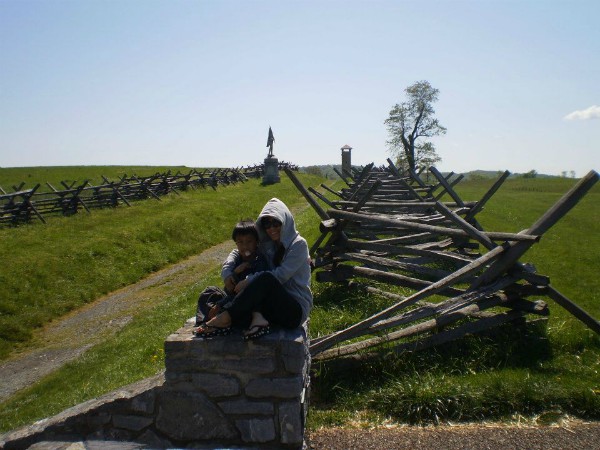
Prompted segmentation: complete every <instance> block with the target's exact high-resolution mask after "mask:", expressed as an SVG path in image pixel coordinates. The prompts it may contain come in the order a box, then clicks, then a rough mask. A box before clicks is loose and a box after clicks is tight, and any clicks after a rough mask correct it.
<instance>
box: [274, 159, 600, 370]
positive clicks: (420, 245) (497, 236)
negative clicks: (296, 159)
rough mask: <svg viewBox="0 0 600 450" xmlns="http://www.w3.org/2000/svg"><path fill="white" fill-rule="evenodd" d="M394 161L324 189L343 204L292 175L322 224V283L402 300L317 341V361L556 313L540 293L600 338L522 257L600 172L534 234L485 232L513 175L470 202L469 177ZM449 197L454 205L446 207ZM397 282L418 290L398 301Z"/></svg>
mask: <svg viewBox="0 0 600 450" xmlns="http://www.w3.org/2000/svg"><path fill="white" fill-rule="evenodd" d="M388 163H389V166H388V167H379V168H376V167H374V165H373V164H370V165H368V166H365V167H364V168H362V169H359V168H353V173H347V172H346V173H339V175H340V177H341V178H342V179H343V180H344V181H345V183H346V184H347V187H344V188H343V189H341V190H340V191H339V192H338V191H333V190H331V189H327V188H326V187H325V186H324V185H322V187H323V188H325V189H326V190H328V192H329V193H330V194H331V195H330V196H329V197H330V198H331V197H333V200H332V199H330V198H326V197H325V196H323V195H321V194H319V193H318V192H317V191H316V190H314V189H306V188H305V187H304V186H302V184H301V183H300V182H299V181H298V179H297V178H296V177H295V175H294V174H293V173H292V172H291V171H286V173H287V175H288V176H289V177H290V178H291V179H292V181H293V182H294V184H295V185H296V187H297V188H298V189H299V190H300V191H301V193H302V194H303V195H304V196H305V198H306V199H307V201H308V202H309V204H310V205H311V206H312V207H313V208H314V209H315V211H316V212H317V214H318V215H319V217H320V218H321V224H320V231H321V236H320V237H319V238H318V239H317V241H316V242H315V243H314V245H313V246H312V248H311V255H312V256H313V257H314V259H315V268H316V271H317V273H316V279H317V281H318V282H333V283H338V284H340V285H341V286H344V288H345V289H359V290H361V291H363V292H365V293H374V294H377V295H380V296H384V297H386V298H389V299H391V300H393V304H392V306H390V307H388V308H386V309H384V310H383V311H380V312H378V313H376V314H373V315H372V316H371V317H368V318H366V319H364V320H361V321H359V322H357V323H355V324H352V325H351V326H349V327H347V328H345V329H342V330H339V331H336V332H334V333H331V334H329V335H326V336H321V337H318V338H315V339H312V340H311V345H310V352H311V355H312V356H313V358H314V359H315V360H316V361H325V360H331V359H336V360H340V359H341V360H344V361H345V362H349V361H356V360H361V359H362V358H365V357H372V356H374V355H377V354H380V353H379V352H380V351H381V350H385V352H398V353H400V352H404V351H407V350H411V351H414V350H420V349H423V348H427V347H431V346H434V345H440V344H442V343H445V342H449V341H451V340H454V339H458V338H460V337H463V336H465V335H467V334H472V333H478V332H482V331H487V330H490V329H491V328H494V327H497V326H498V325H501V324H505V323H507V322H512V323H514V322H515V321H517V322H519V323H525V320H526V317H527V316H529V315H531V314H533V315H535V316H538V317H539V316H544V315H548V314H549V310H548V308H547V304H546V302H545V301H543V300H541V299H539V298H537V299H536V298H534V299H529V297H539V296H546V297H549V298H551V299H553V300H555V301H556V302H557V303H558V304H560V305H561V306H563V307H565V308H566V309H567V310H568V311H569V312H571V313H572V314H573V315H574V316H575V317H577V318H578V319H579V320H581V321H582V322H583V323H585V324H586V325H587V326H588V327H589V328H591V329H592V330H594V331H595V332H596V333H599V334H600V322H599V321H598V320H596V319H594V318H593V317H591V316H590V315H589V314H588V313H586V312H585V311H583V310H582V309H581V308H579V307H578V306H577V305H576V304H575V303H573V302H572V301H571V300H569V299H567V298H566V297H565V296H563V295H562V294H561V293H560V292H558V291H557V290H556V289H554V287H552V286H551V285H550V280H549V277H547V276H544V275H542V274H539V273H537V272H536V270H535V268H534V267H533V266H532V265H530V264H525V263H522V262H520V261H519V259H520V258H521V257H522V256H523V255H524V254H525V253H526V252H527V250H528V249H529V248H530V247H531V246H532V245H534V244H535V243H536V242H538V241H539V239H540V238H541V237H542V235H543V234H544V233H545V232H546V231H547V230H548V229H549V228H550V227H552V226H553V225H554V224H555V223H556V222H557V221H559V220H560V219H561V218H562V217H563V216H564V215H565V214H566V213H567V212H568V211H569V210H570V209H571V208H573V207H574V206H575V205H576V204H577V203H578V201H579V200H580V199H581V198H582V197H583V196H584V195H585V194H586V193H587V192H588V191H589V189H591V187H592V186H593V185H594V184H595V183H596V182H597V181H598V180H599V179H600V176H599V175H598V173H597V172H594V171H591V172H590V173H588V174H587V175H586V176H585V177H584V178H582V179H581V180H580V181H579V183H577V184H576V186H574V187H573V188H572V189H571V190H570V191H569V192H567V193H566V194H565V195H564V196H563V197H562V198H561V199H560V200H559V201H558V202H557V203H556V204H555V205H554V206H553V207H551V208H550V209H549V210H548V211H547V212H546V213H545V214H543V215H542V216H541V217H540V218H539V219H538V220H537V221H536V222H535V223H534V224H533V225H531V227H529V229H527V230H524V231H522V232H520V233H502V232H491V231H490V232H488V231H485V230H484V229H483V227H482V226H481V224H480V223H479V222H478V221H477V218H476V217H477V213H478V212H480V211H481V210H482V209H483V206H484V205H485V203H486V202H487V201H488V200H489V199H490V198H491V196H492V195H493V194H494V193H495V192H496V191H497V190H498V189H499V188H500V186H501V185H502V183H503V182H504V180H506V178H507V177H508V175H509V174H508V172H505V173H504V174H503V175H502V176H501V177H500V178H499V179H498V180H497V181H496V182H495V183H494V184H493V186H492V187H491V188H490V189H489V190H488V192H486V193H485V195H484V196H483V197H482V198H481V199H480V200H479V201H465V200H463V199H462V198H460V196H459V195H458V194H457V193H456V191H455V190H454V186H455V185H456V183H457V182H458V181H460V179H461V177H460V176H455V175H454V174H450V175H446V176H443V175H442V174H441V173H440V172H438V171H437V170H436V169H435V168H433V167H432V168H430V174H431V176H432V177H433V180H434V182H433V183H429V182H427V181H426V180H424V179H423V178H422V177H421V174H419V173H415V172H410V173H400V172H399V171H398V169H397V168H396V167H395V166H394V165H393V163H392V161H391V160H388ZM445 194H447V195H448V196H449V197H450V199H451V201H448V202H441V201H440V199H441V198H442V197H443V196H444V195H445ZM321 203H325V204H326V207H322V206H321ZM382 285H383V287H382ZM376 286H377V287H376ZM394 286H400V287H403V288H408V290H409V292H412V293H411V294H409V295H407V296H401V295H398V294H396V293H394V289H393V287H394ZM434 295H435V296H438V297H433V296H434ZM439 297H441V298H442V299H441V300H436V301H433V300H432V298H439Z"/></svg>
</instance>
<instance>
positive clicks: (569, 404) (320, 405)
mask: <svg viewBox="0 0 600 450" xmlns="http://www.w3.org/2000/svg"><path fill="white" fill-rule="evenodd" d="M301 179H302V181H303V183H305V185H307V186H317V185H318V184H319V183H320V182H321V180H319V179H318V178H315V177H306V176H302V177H301ZM490 184H491V183H490V182H489V181H487V182H486V181H477V182H475V181H474V182H469V183H461V184H459V189H458V190H459V191H460V193H461V195H462V197H463V198H464V199H468V200H476V199H478V198H479V197H480V196H481V195H482V193H483V192H484V191H485V190H486V189H487V187H489V185H490ZM573 184H574V181H573V180H564V179H553V180H545V179H544V180H542V179H533V180H532V179H529V180H520V179H515V180H509V181H508V182H507V183H505V185H504V186H503V187H502V188H501V190H500V191H499V192H498V193H497V194H496V196H495V197H494V199H492V201H491V202H490V203H489V204H488V207H487V208H486V210H485V211H484V212H483V213H481V214H480V216H479V219H480V221H481V222H482V224H483V225H484V227H485V228H486V230H501V231H519V230H521V229H523V228H526V227H527V226H529V225H530V224H531V223H532V222H533V221H535V219H537V218H538V217H539V216H540V215H541V214H542V213H543V212H544V211H545V210H546V209H547V208H548V207H549V206H550V205H551V204H553V203H554V201H556V200H557V199H558V198H559V197H560V196H561V195H562V194H563V193H564V192H566V191H567V190H568V188H569V187H570V186H572V185H573ZM272 196H278V197H280V198H282V199H283V200H284V201H286V202H287V203H289V204H292V205H301V204H303V202H304V201H303V200H302V199H301V198H300V196H299V194H298V193H297V192H296V191H295V188H293V186H291V183H290V182H289V180H287V178H286V177H283V179H282V183H281V184H279V185H276V186H271V187H268V188H264V187H261V186H260V185H259V184H258V182H255V181H252V182H249V183H245V184H243V185H236V186H228V187H226V188H220V189H219V190H218V191H217V192H214V191H213V192H210V191H195V192H190V193H186V194H185V195H182V196H181V197H177V198H174V197H173V198H168V201H164V202H152V201H149V202H142V203H140V205H139V206H138V205H136V206H135V207H132V208H126V209H120V210H108V211H102V212H99V213H98V214H96V212H95V213H94V214H93V215H91V216H87V215H81V216H80V217H71V218H57V219H53V220H52V221H51V223H49V225H47V226H43V225H41V224H36V225H32V226H29V227H21V228H18V229H10V230H0V231H2V233H13V234H10V235H9V234H2V235H1V239H0V243H1V244H0V255H1V256H2V258H3V261H7V260H11V259H7V258H12V260H14V261H16V262H17V261H18V265H17V268H16V269H12V264H11V265H8V264H6V265H5V267H11V269H10V271H8V272H5V271H3V272H2V275H1V276H2V277H4V278H3V279H2V283H1V285H2V286H4V285H5V284H6V283H7V282H8V283H11V284H10V287H11V289H10V290H6V291H4V292H2V293H1V296H0V298H2V307H3V308H5V306H4V303H5V301H4V299H5V298H15V297H14V295H16V293H15V292H18V293H19V295H20V296H21V297H19V300H18V301H17V300H13V303H12V304H11V305H9V307H10V308H12V309H9V308H7V309H6V310H7V311H10V314H6V313H5V312H4V311H5V309H3V310H2V318H4V317H5V316H9V317H12V316H15V315H16V314H19V317H20V319H19V320H17V321H15V323H17V324H20V323H21V322H23V321H28V320H30V316H31V317H34V318H36V320H37V321H38V322H29V323H28V325H27V327H26V329H25V331H23V333H26V332H27V331H30V332H31V331H34V330H35V328H36V327H37V326H38V325H34V323H38V324H43V323H44V321H45V320H48V319H47V315H46V316H44V313H46V314H48V312H49V311H51V312H52V314H54V317H60V316H61V315H62V314H64V313H65V311H68V310H71V309H73V308H78V307H79V306H80V305H82V304H84V303H86V302H89V301H92V300H93V299H94V298H97V297H98V296H100V295H102V294H103V293H106V292H110V291H111V290H114V289H116V288H118V287H120V286H124V285H127V284H129V283H132V282H134V281H136V280H137V279H139V278H140V277H142V276H143V275H144V273H148V272H150V271H152V270H157V269H158V268H160V267H163V266H164V265H167V264H170V263H172V262H175V261H178V260H180V259H182V258H184V257H186V256H189V255H191V254H194V253H198V252H200V251H201V250H203V249H205V248H207V247H209V246H211V245H213V244H216V243H218V242H221V241H224V240H226V239H228V236H229V230H230V228H231V224H232V223H233V222H235V221H236V220H238V219H239V218H241V217H245V216H250V217H254V216H256V214H257V213H258V211H259V210H260V208H261V207H262V205H263V204H264V202H265V201H266V200H267V199H268V198H270V197H272ZM165 200H167V199H165ZM599 200H600V189H599V188H598V186H596V187H595V188H594V189H593V190H592V191H591V192H590V193H589V194H588V195H587V196H586V197H585V198H584V200H583V201H582V202H581V203H580V204H579V205H578V206H577V207H576V208H575V209H574V210H573V211H571V213H569V214H568V215H567V216H566V217H565V218H564V219H563V220H561V221H560V222H559V223H558V224H557V225H556V226H555V227H554V228H553V229H551V230H550V231H549V232H547V233H546V234H545V236H544V239H543V240H542V241H541V242H540V243H539V244H536V246H534V248H533V249H532V250H531V251H529V252H528V253H527V254H526V255H525V257H524V258H523V259H522V260H523V261H524V262H532V263H534V264H535V265H536V267H537V269H538V272H539V273H542V274H544V275H548V276H550V278H551V280H552V284H553V286H554V287H556V288H557V289H558V290H559V291H561V292H563V293H564V294H565V295H567V296H568V297H570V298H571V299H572V300H574V301H576V302H577V303H578V304H580V306H582V307H583V308H585V309H586V310H587V311H588V312H590V313H591V314H592V315H594V316H595V317H597V318H598V317H600V294H599V292H600V281H599V280H598V277H597V272H598V268H599V267H600V256H599V255H600V236H599V233H598V222H599V220H600V206H599V205H600V202H599ZM297 220H298V225H299V229H300V231H301V233H302V234H303V235H304V236H305V237H306V238H307V239H308V241H309V243H311V242H313V241H314V239H315V238H316V237H317V233H318V230H317V225H318V219H317V216H316V214H314V212H312V211H311V210H310V209H305V210H304V211H302V212H301V213H299V214H297ZM94 224H95V225H94ZM78 230H80V231H78ZM123 230H127V232H124V231H123ZM199 230H201V231H199ZM36 232H37V233H36ZM38 233H40V234H41V236H42V237H41V238H40V237H36V236H37V235H38ZM11 240H12V241H14V242H10V241H11ZM55 242H56V243H55ZM65 246H67V248H66V249H64V248H63V247H65ZM122 246H125V247H126V249H122V248H121V247H122ZM38 251H39V253H36V252H38ZM70 254H73V256H72V257H71V259H72V261H69V258H68V256H69V255H70ZM46 258H52V259H51V263H48V264H43V263H42V262H43V261H44V259H46ZM39 265H41V266H42V269H39V268H38V266H39ZM138 266H140V267H138ZM34 269H35V270H38V271H40V270H41V272H35V271H33V272H32V270H34ZM105 271H108V273H104V272H105ZM5 273H6V275H5ZM54 279H58V280H63V281H61V282H60V283H54V284H55V285H53V281H52V280H54ZM215 283H217V284H218V283H219V280H218V268H215V269H214V270H212V271H209V272H207V273H203V274H199V275H198V277H197V279H196V280H194V282H193V283H190V284H186V285H180V286H171V289H170V291H169V292H168V294H166V295H164V296H162V297H160V298H149V299H148V301H149V302H153V304H154V306H153V307H152V308H149V309H146V310H144V311H143V312H141V313H140V314H139V315H137V316H136V317H134V318H133V320H131V321H130V322H129V323H128V324H127V325H126V326H125V327H124V328H123V329H122V330H121V332H119V333H118V334H116V335H115V336H113V337H110V338H108V339H106V340H105V341H104V342H102V343H101V344H99V345H97V346H95V347H94V348H92V349H90V350H89V351H87V352H86V353H85V354H84V355H83V356H82V357H81V358H79V359H77V360H76V361H74V362H72V363H69V364H67V365H66V366H65V367H63V368H62V369H60V370H58V371H57V372H55V373H53V374H51V375H49V376H47V377H46V378H44V379H43V380H42V381H41V382H40V383H37V384H35V385H33V386H31V387H30V388H27V389H25V390H23V391H21V392H20V393H18V394H17V395H15V396H13V397H12V398H10V399H8V400H7V401H6V402H4V403H2V404H0V429H1V430H2V431H5V430H8V429H13V428H15V427H17V426H19V425H21V424H24V423H29V422H31V421H33V420H36V419H39V418H41V417H45V416H49V415H52V414H55V413H57V412H59V411H61V410H62V409H64V408H66V407H68V406H70V405H73V404H76V403H78V402H81V401H83V400H86V399H89V398H92V397H95V396H98V395H100V394H102V393H104V392H107V391H110V390H112V389H115V388H117V387H119V386H122V385H124V384H126V383H129V382H132V381H135V380H138V379H141V378H143V377H146V376H150V375H153V374H155V373H156V372H158V371H160V370H161V369H162V367H163V355H162V343H163V341H164V337H165V336H166V335H168V334H169V333H170V332H171V331H173V330H174V329H176V328H178V327H179V326H180V325H181V324H182V322H183V320H185V319H186V318H187V317H190V316H191V315H192V314H193V310H194V307H195V300H196V296H197V293H198V291H199V290H200V289H201V288H202V286H205V285H207V284H215ZM313 287H314V291H315V310H314V313H313V315H312V319H311V334H312V335H314V336H318V335H322V334H325V333H328V332H330V331H332V330H334V329H338V328H340V327H342V326H344V325H345V324H346V323H348V322H353V321H355V320H356V319H357V318H360V317H365V316H367V315H369V314H370V312H372V311H373V310H380V309H381V307H382V305H384V304H385V302H386V301H387V300H384V299H380V298H376V297H374V296H367V297H364V296H363V297H358V296H357V295H356V294H355V293H348V292H344V291H343V290H341V289H339V288H337V287H335V286H333V285H329V284H316V283H315V284H314V285H313ZM67 291H68V292H71V291H72V292H71V294H69V295H68V296H67V297H69V300H65V301H64V302H60V306H58V307H57V306H55V305H54V302H53V301H51V299H54V298H61V299H62V298H63V297H65V295H63V293H64V292H67ZM27 292H29V294H27ZM49 292H52V293H49ZM6 296H8V297H6ZM11 296H12V297H11ZM32 299H33V300H32ZM27 302H29V303H27ZM22 303H25V304H26V305H25V307H23V306H21V304H22ZM549 303H550V310H551V316H550V319H549V321H548V324H547V326H545V325H538V326H535V327H531V328H530V329H529V330H526V331H518V330H514V329H511V328H506V329H504V330H503V331H502V332H501V333H500V335H498V336H492V337H474V338H469V339H465V340H464V341H461V342H460V343H457V344H454V345H448V346H445V347H440V348H439V349H437V350H435V351H427V352H422V353H419V354H415V355H406V356H404V357H403V358H401V359H397V358H394V359H383V360H380V361H376V362H373V363H370V364H367V365H365V366H364V367H362V368H361V370H362V374H361V376H360V377H356V372H352V373H344V372H339V371H334V370H330V369H329V368H328V367H327V366H320V367H314V369H315V373H316V376H315V379H314V382H313V393H312V395H313V399H312V403H311V413H310V423H309V426H310V427H312V428H316V427H318V426H321V425H340V424H341V425H343V424H348V423H357V422H364V423H377V422H379V423H381V422H384V421H390V420H392V421H398V422H404V423H431V422H436V421H446V420H478V419H484V418H485V419H490V418H493V419H507V418H508V419H510V418H513V419H514V418H518V417H520V416H521V415H522V416H532V417H534V418H536V419H537V420H538V421H552V420H556V419H558V418H560V417H562V416H563V415H565V414H567V415H576V416H580V417H584V418H593V419H599V418H600V385H599V380H600V376H599V374H598V371H599V370H600V339H599V338H598V336H595V335H593V333H592V332H591V331H589V330H588V329H587V328H585V327H584V326H583V325H582V324H580V323H579V322H578V321H577V320H576V319H574V318H573V317H572V316H570V315H569V314H568V313H566V312H565V311H563V310H562V309H561V308H560V307H559V306H558V305H556V304H554V303H553V302H552V301H549ZM38 309H42V310H43V311H42V313H40V314H37V310H38ZM21 310H22V312H21ZM44 310H47V311H44ZM3 328H4V327H3ZM15 335H16V334H15ZM18 336H21V335H18ZM35 336H36V333H35V332H33V333H32V334H31V335H29V336H24V338H23V339H22V340H21V343H19V344H18V345H17V347H18V348H20V349H21V350H23V349H24V348H26V347H28V346H35V342H36V338H35ZM9 338H10V336H9ZM6 342H7V347H6V348H7V350H8V351H10V349H11V348H14V347H15V343H16V341H15V340H14V336H13V337H12V340H7V341H6Z"/></svg>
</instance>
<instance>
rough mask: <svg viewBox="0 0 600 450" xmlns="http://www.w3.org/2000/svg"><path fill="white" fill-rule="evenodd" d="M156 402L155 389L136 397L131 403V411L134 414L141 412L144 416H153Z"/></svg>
mask: <svg viewBox="0 0 600 450" xmlns="http://www.w3.org/2000/svg"><path fill="white" fill-rule="evenodd" d="M155 400H156V393H155V390H154V389H150V390H148V391H146V392H144V393H142V394H140V395H138V396H137V397H134V398H133V399H132V400H131V403H130V409H131V411H133V412H139V413H143V414H152V412H154V403H155Z"/></svg>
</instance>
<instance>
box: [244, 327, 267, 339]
mask: <svg viewBox="0 0 600 450" xmlns="http://www.w3.org/2000/svg"><path fill="white" fill-rule="evenodd" d="M250 330H256V331H253V332H252V333H246V334H244V340H245V341H250V340H252V339H256V338H259V337H261V336H264V335H265V334H269V333H270V332H271V327H270V326H269V325H252V326H251V327H250V328H248V330H247V331H250Z"/></svg>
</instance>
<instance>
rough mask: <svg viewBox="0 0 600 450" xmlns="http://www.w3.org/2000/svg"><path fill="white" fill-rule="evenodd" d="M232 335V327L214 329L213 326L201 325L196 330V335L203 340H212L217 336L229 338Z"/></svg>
mask: <svg viewBox="0 0 600 450" xmlns="http://www.w3.org/2000/svg"><path fill="white" fill-rule="evenodd" d="M229 333H231V327H213V326H212V325H206V324H204V325H201V326H199V327H198V328H196V329H195V330H194V335H195V336H196V337H201V338H210V337H215V336H227V335H228V334H229Z"/></svg>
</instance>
